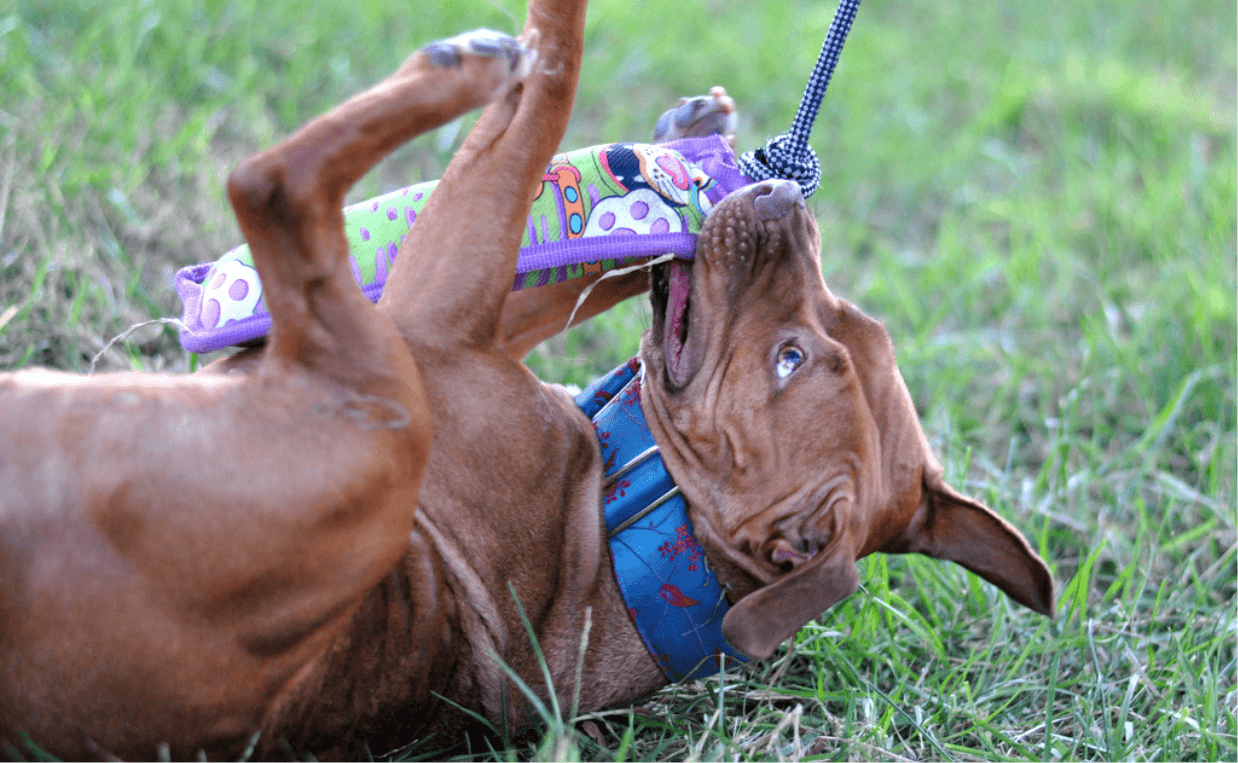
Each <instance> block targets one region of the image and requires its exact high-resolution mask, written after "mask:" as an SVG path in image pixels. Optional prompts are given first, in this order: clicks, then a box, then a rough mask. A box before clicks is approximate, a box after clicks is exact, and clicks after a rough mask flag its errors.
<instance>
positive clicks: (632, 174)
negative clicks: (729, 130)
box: [175, 0, 859, 353]
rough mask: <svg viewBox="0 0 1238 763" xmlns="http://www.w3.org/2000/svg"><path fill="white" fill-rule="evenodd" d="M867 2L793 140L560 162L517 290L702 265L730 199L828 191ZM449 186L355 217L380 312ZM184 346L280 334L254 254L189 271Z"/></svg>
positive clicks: (832, 43) (531, 229)
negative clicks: (845, 51) (837, 126)
mask: <svg viewBox="0 0 1238 763" xmlns="http://www.w3.org/2000/svg"><path fill="white" fill-rule="evenodd" d="M858 7H859V0H842V2H841V4H840V5H839V9H838V12H837V14H836V15H835V16H834V21H833V23H832V24H831V25H830V30H829V33H828V34H827V36H826V39H825V44H824V45H823V46H822V49H821V54H820V56H819V57H818V59H817V64H816V67H815V68H814V69H813V73H812V75H811V77H810V78H809V82H808V87H807V88H806V89H805V91H804V96H803V98H802V99H801V101H800V106H799V110H798V111H797V112H796V115H795V119H794V121H793V122H792V125H791V129H790V130H789V131H788V132H786V133H784V134H782V135H779V136H777V137H775V138H773V139H771V140H770V141H769V142H768V143H766V145H765V146H764V147H762V148H759V149H756V150H754V151H749V152H747V153H745V154H743V155H742V156H740V157H739V158H738V160H736V157H735V155H734V153H733V152H732V150H731V148H730V146H728V145H727V143H726V141H725V140H723V139H722V138H721V137H719V136H710V137H708V138H685V139H683V140H678V141H674V142H671V143H664V144H658V145H653V144H648V143H612V144H608V145H603V146H594V147H592V148H586V149H581V150H579V151H573V152H569V153H566V154H559V155H557V156H556V157H554V159H553V160H552V161H551V164H550V166H549V167H548V168H547V169H546V172H545V174H544V175H543V177H542V185H541V188H540V190H539V191H538V196H537V197H536V199H535V201H534V203H533V209H532V213H531V214H530V215H529V221H528V224H527V226H526V229H525V234H524V238H523V240H522V241H521V247H520V255H519V258H518V260H517V265H516V274H515V280H514V282H513V284H512V289H513V291H515V290H519V289H526V288H531V287H537V286H545V285H547V284H552V283H561V282H563V281H565V280H567V279H569V278H579V277H580V276H583V275H586V274H590V273H602V272H605V271H608V270H613V269H615V268H620V267H624V266H626V265H631V264H634V263H635V262H637V261H644V260H647V259H649V258H651V257H658V256H663V255H666V254H671V255H674V256H675V257H676V258H678V259H683V260H691V259H692V256H693V253H694V251H695V248H696V236H697V234H698V233H699V232H700V230H701V224H702V223H703V222H704V220H705V217H706V216H708V214H709V212H710V210H711V209H713V207H714V205H715V204H717V203H718V202H719V201H721V200H722V199H723V198H725V197H726V196H727V195H728V194H730V193H732V192H734V191H737V190H739V189H741V188H744V187H745V186H748V185H751V184H752V183H756V182H760V181H762V180H767V179H770V178H783V179H787V180H794V181H796V182H798V183H799V184H800V187H801V191H802V193H803V194H804V196H805V197H808V196H810V195H811V194H812V193H813V192H814V191H815V190H816V189H817V185H818V183H819V181H820V177H821V171H820V164H819V161H818V159H817V155H816V153H815V152H814V151H813V150H812V147H811V146H810V145H808V138H809V135H810V133H811V132H812V125H813V121H814V119H815V118H816V115H817V111H818V109H819V108H820V105H821V99H822V97H823V96H824V95H825V90H826V87H827V86H828V85H829V80H830V76H831V74H832V73H833V71H834V66H835V64H836V63H837V61H838V55H839V53H840V52H841V50H842V45H843V41H844V40H845V39H846V36H847V32H848V31H849V30H850V28H851V22H852V21H853V20H854V18H855V13H856V10H857V9H858ZM437 184H438V181H430V182H426V183H420V184H417V185H413V186H409V187H407V188H402V189H400V190H397V191H393V192H391V193H388V194H385V195H383V196H379V197H378V198H375V199H370V200H368V201H364V202H361V203H359V204H354V205H352V206H349V207H347V208H346V209H345V210H344V226H345V234H346V236H347V238H348V251H349V260H350V263H351V265H352V271H353V277H354V278H355V279H356V280H357V283H358V284H359V285H360V286H361V290H362V292H363V293H364V294H365V296H366V297H367V298H369V299H370V300H371V301H373V302H377V301H378V298H379V296H380V295H381V294H382V290H383V286H384V284H385V283H386V281H387V276H388V274H389V273H390V271H391V266H392V265H393V264H394V262H395V258H396V254H397V253H398V252H399V249H400V242H401V241H402V240H403V239H404V237H405V236H406V235H407V233H408V230H409V229H410V228H411V227H412V226H413V225H414V224H416V222H417V215H418V214H420V212H421V210H422V208H423V207H424V206H425V204H426V201H427V200H428V199H429V197H430V194H431V193H432V192H433V190H434V187H435V186H436V185H437ZM175 288H176V292H177V294H178V295H179V296H180V298H181V301H182V302H183V304H184V315H183V318H182V321H181V322H182V324H183V326H182V329H181V335H180V336H181V344H182V345H183V346H184V348H185V349H186V350H189V351H190V352H197V353H205V352H211V351H214V350H219V349H223V348H225V347H229V346H233V345H243V344H248V343H252V342H254V341H257V340H260V339H261V338H262V337H264V336H266V334H267V332H269V331H270V328H271V316H270V313H269V312H267V309H266V305H265V303H264V300H263V298H262V283H261V281H259V279H258V271H257V270H256V269H255V268H254V263H253V257H252V256H251V254H250V251H249V247H248V246H245V245H242V246H240V247H237V248H236V249H233V250H232V251H230V252H228V253H227V254H225V255H224V256H223V257H222V258H220V259H219V260H218V261H216V262H204V263H200V264H198V265H191V266H189V267H186V268H182V269H181V270H180V271H179V272H178V273H177V274H176V279H175Z"/></svg>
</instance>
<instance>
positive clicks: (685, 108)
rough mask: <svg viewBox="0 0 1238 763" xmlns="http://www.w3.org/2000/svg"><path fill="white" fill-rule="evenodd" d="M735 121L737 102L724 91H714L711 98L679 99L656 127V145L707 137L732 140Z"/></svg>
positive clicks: (654, 135) (705, 96)
mask: <svg viewBox="0 0 1238 763" xmlns="http://www.w3.org/2000/svg"><path fill="white" fill-rule="evenodd" d="M736 119H737V117H736V114H735V100H734V99H732V98H731V96H729V95H727V94H726V90H725V89H723V88H721V87H714V88H711V89H710V91H709V95H698V96H695V97H693V98H680V99H679V102H678V103H676V104H675V106H674V108H671V109H668V110H667V111H665V112H663V114H662V116H660V117H658V121H657V123H656V124H655V125H654V127H653V142H654V143H665V142H666V141H670V140H678V139H680V138H699V137H704V136H707V135H722V136H729V135H731V134H732V133H733V132H735V122H736Z"/></svg>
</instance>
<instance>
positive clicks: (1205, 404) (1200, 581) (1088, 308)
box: [0, 0, 1238, 760]
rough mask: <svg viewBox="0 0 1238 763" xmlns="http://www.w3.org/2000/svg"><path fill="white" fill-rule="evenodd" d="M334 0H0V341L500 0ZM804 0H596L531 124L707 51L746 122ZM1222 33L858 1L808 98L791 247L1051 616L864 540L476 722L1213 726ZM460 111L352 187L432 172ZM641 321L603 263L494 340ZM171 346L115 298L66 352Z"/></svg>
mask: <svg viewBox="0 0 1238 763" xmlns="http://www.w3.org/2000/svg"><path fill="white" fill-rule="evenodd" d="M340 5H341V6H343V5H345V4H340ZM346 5H347V9H348V10H347V11H344V10H339V9H336V8H334V7H332V6H326V5H324V6H322V7H311V8H310V9H309V10H305V8H306V4H304V3H299V2H298V3H294V2H286V1H283V0H278V1H277V0H263V1H262V2H259V1H258V0H237V1H236V2H231V3H223V2H214V1H212V2H198V3H193V4H190V3H186V2H182V1H180V0H160V1H159V2H154V1H147V2H140V1H134V0H130V1H129V2H111V1H110V0H109V2H102V1H100V2H89V1H87V0H55V1H54V2H52V1H51V0H43V1H42V2H17V3H16V4H14V2H13V0H0V368H3V369H14V368H20V367H26V366H30V365H50V366H55V367H61V368H69V369H79V370H80V369H83V368H85V367H86V366H88V365H89V363H90V359H91V357H92V356H93V355H94V354H95V353H96V352H98V351H99V350H100V349H101V348H102V347H103V345H104V343H105V342H106V341H107V339H109V338H110V337H112V336H114V335H116V334H118V333H120V332H121V331H123V330H125V329H126V328H128V327H129V326H130V325H131V324H133V323H136V322H138V321H142V320H148V319H150V318H153V317H159V316H165V315H173V314H176V313H177V312H178V306H177V303H176V300H175V298H174V296H173V294H172V292H171V289H170V285H169V284H170V278H171V274H172V273H173V272H174V271H175V269H177V268H178V267H180V266H182V265H185V264H189V263H192V262H197V261H200V260H207V259H213V258H215V257H217V256H218V255H219V254H220V253H222V252H223V251H225V250H226V249H228V248H230V247H231V246H233V245H235V244H236V243H238V242H239V235H238V233H237V231H236V226H235V223H234V221H233V220H232V218H231V216H230V214H229V211H228V209H227V207H226V204H225V202H224V198H223V194H222V190H221V188H222V181H223V179H224V177H226V173H227V171H228V169H229V168H230V167H231V166H232V165H234V164H235V163H236V161H237V160H239V159H240V158H241V157H243V156H245V155H246V154H248V153H250V152H252V151H254V150H256V149H258V148H261V147H265V146H269V145H271V144H272V143H273V142H275V141H277V140H278V139H279V138H280V137H281V136H283V135H286V134H287V133H288V132H289V131H290V130H292V129H294V128H295V127H296V126H297V125H299V124H301V123H302V122H303V121H305V120H306V119H308V118H310V117H312V116H313V115H315V114H317V113H320V112H322V111H324V110H326V109H327V108H329V107H330V106H331V105H333V104H334V103H336V102H338V101H339V100H341V99H342V98H343V97H345V96H346V95H348V94H350V93H352V92H355V91H356V90H358V89H360V88H362V87H364V86H366V85H368V84H370V83H372V82H374V81H376V80H378V79H379V78H381V77H382V76H384V75H385V74H386V73H388V72H389V71H390V70H392V69H394V68H395V66H396V65H397V64H398V63H399V62H400V61H401V60H402V59H403V58H404V57H405V55H407V53H408V52H410V51H411V50H412V49H413V48H415V47H416V46H418V45H420V44H421V43H423V42H425V41H427V40H429V39H432V38H435V37H439V36H444V35H448V34H454V33H455V32H458V31H460V30H463V29H466V28H471V27H475V26H482V25H486V26H491V27H495V28H498V29H503V30H507V31H513V30H515V29H516V28H517V27H518V26H519V21H518V20H519V19H522V18H523V9H522V8H521V6H520V5H519V4H518V3H516V2H513V0H500V2H498V3H494V4H487V3H481V2H458V3H443V4H422V5H420V6H412V5H408V4H403V3H389V2H376V1H373V0H356V1H355V2H351V3H348V4H346ZM833 10H834V4H833V3H832V2H823V3H814V4H812V5H802V4H792V3H774V2H768V3H755V2H749V3H722V2H716V1H715V0H682V1H681V2H678V3H675V4H668V5H667V6H666V7H658V6H655V5H653V4H643V3H631V2H620V1H618V0H597V1H596V2H595V3H594V7H593V8H592V9H591V11H590V21H589V27H588V40H587V60H586V62H585V70H584V75H583V79H582V85H581V88H580V93H579V96H578V100H577V106H576V112H575V117H574V120H573V123H572V127H571V130H570V132H569V134H568V137H567V139H566V141H565V147H575V146H583V145H588V144H591V143H596V142H602V141H607V140H620V139H639V138H642V137H644V136H646V135H647V134H648V130H649V127H650V126H651V125H652V123H653V120H654V118H655V117H656V115H657V114H658V113H659V112H660V111H661V110H662V109H663V108H664V107H665V105H666V104H667V103H668V102H669V101H670V100H671V99H672V98H673V97H674V96H677V95H683V94H689V93H696V92H703V91H704V90H705V89H707V88H708V87H709V86H710V85H713V84H722V85H725V86H726V87H727V88H728V90H730V92H731V93H732V94H733V95H735V96H736V98H737V100H738V101H739V103H740V105H741V108H742V109H743V110H744V118H743V120H742V121H741V126H740V142H741V144H742V145H743V146H744V147H751V146H754V145H756V144H757V142H758V141H759V140H763V139H764V138H765V137H767V136H768V135H769V134H772V133H775V132H778V131H781V130H782V129H785V127H786V126H787V125H788V124H789V121H790V118H791V116H792V114H793V113H794V109H795V104H796V102H797V100H798V98H799V95H800V93H801V91H802V88H803V85H804V78H805V77H806V75H807V72H808V71H809V69H810V68H811V65H812V62H813V60H814V59H815V56H816V54H817V51H818V49H819V46H820V42H821V39H822V38H823V36H824V33H825V29H826V28H827V26H828V23H829V19H830V18H831V16H832V14H833ZM1235 39H1236V31H1235V10H1234V7H1233V4H1232V3H1223V2H1220V1H1219V0H1215V1H1210V2H1202V1H1201V2H1179V3H1154V2H1151V1H1150V0H1140V1H1138V2H1123V1H1122V0H1108V1H1107V2H1101V1H1100V0H1077V1H1076V2H1070V3H1067V2H1061V1H1059V0H1049V1H1048V2H1043V3H1015V2H1010V1H1009V0H1005V1H1002V0H999V2H993V3H980V4H957V3H956V4H949V3H931V4H930V3H923V2H905V1H901V2H891V1H890V0H882V1H879V0H869V2H867V3H865V4H864V6H863V7H862V8H861V9H860V12H859V15H858V17H857V21H856V26H855V29H854V32H853V34H852V37H851V39H850V40H849V41H848V44H847V48H846V50H845V52H844V54H843V58H842V62H841V64H840V66H839V69H838V72H837V74H836V77H835V80H834V82H833V84H832V85H831V89H830V93H829V95H828V96H827V98H826V104H825V108H824V110H823V112H822V115H821V118H820V120H819V121H818V126H817V130H816V132H815V140H814V144H815V146H816V148H817V151H818V153H819V154H820V155H821V157H822V159H823V164H824V177H823V181H822V187H821V190H820V191H818V193H817V194H816V195H815V196H814V197H813V198H812V200H811V204H812V206H813V208H814V210H815V212H816V214H817V217H818V220H819V221H820V223H821V230H822V237H823V251H824V256H823V262H822V267H823V271H824V273H825V275H826V278H827V280H828V282H829V283H830V285H831V287H832V288H833V289H834V290H835V291H837V292H839V293H841V294H843V295H844V296H846V297H847V298H849V299H851V300H852V301H854V302H856V303H857V304H859V305H860V306H861V307H863V308H864V309H865V310H866V311H868V312H869V313H871V314H874V315H876V316H878V317H880V318H881V319H882V320H884V321H885V322H886V324H887V325H888V326H889V328H890V332H891V334H892V336H893V338H894V342H895V346H896V348H897V350H898V353H899V361H900V367H901V369H902V371H903V374H904V376H905V377H906V379H907V383H908V386H909V387H910V389H911V392H912V395H913V397H914V399H915V401H916V404H917V406H918V408H919V410H920V412H921V415H922V418H923V421H924V425H925V430H926V432H927V433H928V435H929V437H930V439H931V441H932V442H933V444H934V447H935V449H936V451H937V452H938V454H939V455H940V457H941V458H942V460H943V462H944V463H945V465H946V469H947V473H948V476H949V478H950V479H951V481H952V482H953V483H954V484H956V485H959V486H962V487H963V488H964V489H965V490H966V492H968V493H970V494H972V495H975V496H977V497H978V498H980V499H982V500H985V501H987V502H988V503H990V505H992V506H994V507H995V508H996V509H997V510H998V511H999V512H1001V513H1002V514H1003V515H1005V516H1006V517H1008V518H1009V519H1011V521H1013V522H1014V523H1015V525H1016V526H1018V527H1019V528H1021V529H1022V530H1023V531H1024V532H1025V533H1027V534H1028V536H1029V537H1030V538H1031V539H1032V542H1033V545H1034V546H1036V547H1038V548H1039V549H1040V551H1041V552H1042V553H1043V554H1044V555H1045V557H1046V558H1047V559H1049V560H1050V564H1051V565H1052V567H1053V569H1054V572H1055V575H1056V578H1057V581H1058V584H1059V594H1060V608H1059V616H1058V618H1057V620H1055V621H1048V620H1044V619H1042V618H1039V617H1037V616H1034V615H1031V614H1029V613H1027V612H1024V611H1021V610H1018V609H1016V608H1015V607H1013V606H1012V605H1010V604H1009V603H1008V602H1007V601H1006V600H1005V599H1004V598H1002V597H1001V596H999V595H997V594H995V593H994V591H993V589H992V588H991V587H990V586H988V585H986V584H983V583H981V582H979V581H978V580H977V579H976V578H975V577H973V576H970V575H968V574H966V573H964V572H963V571H961V570H959V569H957V568H954V567H951V566H948V565H945V564H942V563H937V562H932V561H929V560H925V559H921V558H914V557H907V558H895V557H890V558H886V557H875V558H869V559H867V560H865V561H863V562H862V563H861V568H862V574H863V576H862V580H863V581H864V585H863V588H862V590H861V591H860V592H859V593H857V594H856V595H855V596H854V597H852V598H851V599H850V600H848V601H847V602H845V603H844V604H842V605H840V606H838V607H836V608H835V609H834V610H832V611H831V612H829V613H827V614H826V615H825V616H823V617H822V618H821V619H820V621H819V622H817V623H813V624H810V625H809V626H807V627H806V628H804V629H803V630H802V631H801V633H800V635H799V637H798V641H797V645H796V646H795V648H794V650H793V651H791V652H787V651H783V652H781V653H780V654H779V655H777V656H776V657H775V658H774V659H772V660H769V661H767V662H765V663H762V664H757V665H751V666H745V667H743V668H740V669H737V670H729V671H727V672H726V673H725V675H724V676H723V677H722V678H720V679H712V680H710V681H706V682H703V683H698V684H692V685H687V686H678V687H674V688H671V689H669V690H667V691H665V692H662V693H660V694H658V695H656V696H655V697H653V698H651V699H649V700H647V701H645V702H642V703H639V704H638V705H637V706H635V707H633V708H617V709H615V710H614V711H613V712H610V713H605V714H601V715H599V716H598V717H596V718H594V719H592V720H591V721H589V722H587V723H586V722H578V723H575V724H573V723H572V722H571V720H572V719H570V718H568V719H565V720H564V721H563V722H559V721H555V722H552V723H551V724H550V725H549V726H548V729H549V730H550V733H549V735H548V736H547V738H546V739H544V740H543V745H544V746H542V747H541V748H538V747H526V746H520V745H517V746H513V747H511V748H508V749H503V750H498V751H485V752H482V753H478V755H477V757H481V758H512V757H516V758H520V757H535V756H536V757H547V756H554V757H574V756H579V757H584V758H590V759H593V758H596V759H603V760H611V759H626V760H633V759H649V758H671V759H680V758H711V759H712V758H727V759H733V758H737V757H738V758H742V759H748V758H753V759H774V758H779V759H781V758H800V757H822V758H828V759H853V758H860V759H904V758H915V759H922V758H938V759H944V758H955V759H977V758H982V759H1007V758H1010V759H1020V760H1028V759H1036V760H1066V759H1084V758H1086V759H1098V760H1127V759H1155V760H1200V759H1203V760H1233V759H1235V758H1236V757H1238V747H1236V744H1235V739H1236V736H1235V735H1236V734H1238V721H1236V718H1235V712H1236V710H1238V675H1236V674H1238V665H1236V661H1235V660H1236V656H1235V638H1236V636H1238V615H1236V611H1235V606H1236V605H1235V591H1236V587H1238V574H1236V560H1235V556H1236V548H1238V546H1236V542H1238V535H1236V532H1235V529H1236V525H1238V522H1236V518H1235V499H1236V497H1235V471H1236V469H1235V461H1236V459H1238V450H1236V446H1235V430H1236V426H1235V417H1236V415H1238V414H1236V410H1235V389H1236V384H1235V382H1236V379H1238V368H1236V357H1238V341H1236V324H1235V316H1236V312H1238V307H1236V304H1235V302H1236V299H1235V294H1236V291H1238V279H1236V276H1235V246H1236V244H1235V226H1236V221H1235V207H1236V203H1238V201H1236V192H1235V185H1236V183H1235V174H1236V173H1235V167H1236V164H1238V158H1236V151H1235V133H1236V129H1235V79H1236V74H1235ZM465 121H466V123H467V121H468V120H465ZM465 127H467V124H466V125H465ZM462 134H463V130H462V129H444V130H440V131H439V132H437V133H436V134H434V135H431V136H427V137H426V138H423V139H421V140H420V141H418V142H416V143H414V144H413V145H411V146H409V147H407V148H405V149H402V150H401V151H399V152H398V153H397V154H396V155H395V156H394V157H393V158H392V159H391V160H390V161H388V162H387V163H386V164H385V165H383V166H382V167H381V168H379V169H378V170H376V171H375V173H373V174H372V175H371V176H369V177H368V178H367V179H366V180H365V181H363V183H362V184H361V186H360V187H359V188H358V189H356V190H355V191H354V193H353V196H352V198H363V197H365V196H368V195H373V194H374V193H377V192H379V191H382V190H386V189H388V188H391V187H395V186H397V185H403V184H406V183H409V182H413V181H417V180H421V179H425V178H429V177H433V176H435V175H436V174H437V173H438V172H439V171H440V170H441V168H442V167H443V166H444V164H445V162H446V161H447V159H448V158H449V157H450V154H451V151H452V149H453V148H454V147H455V146H456V145H458V142H459V140H460V136H461V135H462ZM647 324H648V313H647V310H646V308H644V306H643V305H642V304H640V301H639V300H637V301H635V302H634V303H632V304H629V305H624V306H621V307H620V308H619V309H617V310H615V311H613V312H612V313H611V314H608V315H606V316H603V317H601V318H599V319H597V320H595V321H593V322H592V323H591V324H589V325H586V326H584V327H582V328H580V329H577V330H575V331H573V332H571V333H569V334H567V335H566V336H563V337H560V338H557V339H556V340H554V341H551V342H549V343H547V345H546V346H544V347H542V348H539V349H538V350H537V351H536V352H535V354H534V355H533V356H532V358H531V361H530V363H531V365H532V366H533V367H534V368H535V370H536V371H538V373H539V374H541V375H542V376H543V377H544V378H547V379H553V380H558V381H571V382H576V383H580V382H583V381H586V380H588V379H589V378H592V376H594V375H595V374H597V373H598V372H600V371H602V370H605V369H606V368H608V367H610V366H611V365H613V364H615V363H616V362H618V361H620V360H622V359H625V358H626V357H628V356H630V355H631V354H632V353H633V352H634V351H635V347H636V344H637V341H638V338H639V334H640V331H642V330H643V328H644V327H646V326H647ZM189 362H190V361H189V358H188V357H187V356H186V354H185V353H184V352H183V351H181V350H180V348H179V346H178V344H177V342H176V338H175V334H174V332H173V331H172V330H171V329H169V328H167V327H151V328H146V329H142V330H140V331H139V332H137V333H136V334H135V335H134V336H133V337H132V338H131V340H130V341H128V342H124V343H118V344H117V345H116V346H115V347H114V348H113V349H112V350H111V351H109V352H108V353H107V354H106V355H105V356H104V357H103V358H102V360H101V366H102V367H104V368H127V367H135V368H142V369H147V370H153V371H160V370H171V371H183V370H185V369H186V368H187V367H188V364H189ZM586 732H589V733H586ZM594 735H596V737H597V740H600V741H596V740H595V739H594V738H593V737H594ZM539 750H540V751H539Z"/></svg>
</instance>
